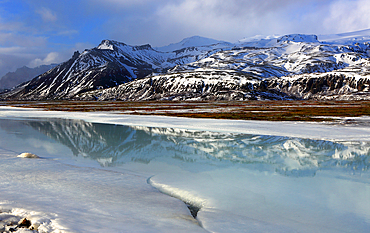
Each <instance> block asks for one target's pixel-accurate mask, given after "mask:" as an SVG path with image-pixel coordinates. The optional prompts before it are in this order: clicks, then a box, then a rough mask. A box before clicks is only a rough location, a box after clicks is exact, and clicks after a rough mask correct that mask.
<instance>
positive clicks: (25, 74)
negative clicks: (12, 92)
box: [0, 64, 58, 90]
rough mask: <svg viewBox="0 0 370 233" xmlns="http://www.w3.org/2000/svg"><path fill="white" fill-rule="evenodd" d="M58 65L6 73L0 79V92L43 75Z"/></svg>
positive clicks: (25, 68)
mask: <svg viewBox="0 0 370 233" xmlns="http://www.w3.org/2000/svg"><path fill="white" fill-rule="evenodd" d="M57 65H58V64H50V65H41V66H37V67H34V68H29V67H27V66H23V67H21V68H18V69H17V70H16V71H14V72H8V73H7V74H5V75H4V76H3V77H2V78H1V79H0V90H1V89H10V88H12V87H14V86H16V85H18V84H21V83H23V82H26V81H29V80H31V79H32V78H34V77H36V76H38V75H40V74H43V73H45V72H46V71H48V70H50V69H52V68H54V67H55V66H57Z"/></svg>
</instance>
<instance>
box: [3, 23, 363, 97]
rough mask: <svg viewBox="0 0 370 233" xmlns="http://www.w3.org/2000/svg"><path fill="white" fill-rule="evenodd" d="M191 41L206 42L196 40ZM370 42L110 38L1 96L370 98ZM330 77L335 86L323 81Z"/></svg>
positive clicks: (306, 37) (298, 38)
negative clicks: (163, 44)
mask: <svg viewBox="0 0 370 233" xmlns="http://www.w3.org/2000/svg"><path fill="white" fill-rule="evenodd" d="M369 32H370V30H369ZM361 33H364V32H361ZM354 34H356V33H353V35H354ZM189 40H190V41H191V40H193V41H195V42H196V43H198V42H199V41H200V42H202V43H203V42H204V43H203V44H202V43H200V44H202V45H198V46H190V45H194V44H192V43H186V42H187V41H189ZM369 41H370V40H369ZM369 41H363V42H361V43H360V42H357V43H354V44H353V43H352V44H351V43H343V44H337V43H331V42H330V43H329V42H325V41H320V38H319V37H318V36H316V35H304V34H290V35H284V36H280V37H271V38H268V39H259V40H251V41H244V42H239V43H237V44H231V43H227V42H222V41H216V42H220V43H213V42H215V41H213V39H208V38H205V40H204V41H203V38H202V37H190V38H186V39H184V40H183V41H182V42H183V43H182V44H181V42H180V44H181V46H182V47H181V49H178V50H174V51H170V52H164V51H158V50H156V48H153V47H151V46H150V45H148V44H147V45H141V46H131V45H127V44H125V43H122V42H118V41H114V40H103V41H102V42H101V43H100V44H99V45H98V46H97V47H95V48H92V49H86V50H85V51H83V52H82V53H77V52H76V53H75V54H74V55H73V56H72V58H71V59H70V60H68V61H66V62H64V63H62V64H60V65H58V66H57V67H55V68H53V69H52V70H50V71H48V72H46V73H44V74H42V75H40V76H38V77H36V78H34V79H33V80H31V81H29V82H27V83H23V84H21V85H19V86H17V87H15V88H13V89H12V90H11V91H9V92H7V93H5V94H2V95H1V96H0V98H2V99H17V100H47V99H79V100H83V99H98V100H107V99H109V100H112V99H120V100H133V101H136V100H161V99H167V100H187V99H195V100H222V99H224V100H248V99H282V100H283V99H307V98H317V99H322V98H323V97H322V98H321V97H320V96H318V95H320V93H321V94H322V95H323V96H324V95H331V98H334V96H335V95H336V96H337V97H336V98H340V96H339V95H340V93H343V94H344V93H345V94H346V95H351V93H357V94H359V93H360V92H361V95H357V94H356V95H357V97H356V98H365V99H368V96H369V94H368V91H369V90H368V89H369V88H368V85H369V84H370V83H369V81H368V78H367V76H368V74H369V72H370V57H369V55H370V43H369ZM180 44H179V43H177V45H176V46H178V45H180ZM188 45H189V46H190V47H186V46H188ZM333 72H336V73H333ZM320 74H322V75H320ZM329 76H330V77H331V78H330V80H328V79H327V78H326V77H329ZM294 77H300V78H294ZM354 77H356V78H354ZM358 77H360V78H358ZM297 80H299V82H298V81H297ZM323 80H324V81H323ZM313 82H314V83H315V84H313ZM328 82H330V83H329V84H328ZM333 82H334V83H337V84H336V85H333V84H332V83H333ZM281 83H285V84H284V85H288V86H289V87H290V88H286V87H285V86H284V85H281ZM324 83H325V85H326V86H327V87H329V88H327V87H325V88H326V90H327V91H328V90H329V91H331V92H327V91H326V92H325V91H324V89H325V88H324V86H322V87H319V86H320V85H324ZM304 85H306V87H304ZM307 85H308V86H310V87H312V86H315V88H316V89H312V88H307ZM283 86H284V87H283ZM130 88H131V89H130ZM298 89H299V90H300V91H298V92H297V91H296V90H298ZM334 89H335V90H334ZM293 90H295V91H293ZM90 91H91V92H90ZM115 91H116V92H117V93H114V92H115ZM140 93H141V94H140ZM109 95H110V96H109ZM140 95H141V96H140Z"/></svg>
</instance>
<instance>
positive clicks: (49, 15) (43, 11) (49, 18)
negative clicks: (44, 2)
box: [36, 7, 57, 22]
mask: <svg viewBox="0 0 370 233" xmlns="http://www.w3.org/2000/svg"><path fill="white" fill-rule="evenodd" d="M36 13H37V14H39V15H40V16H41V18H42V20H44V21H45V22H54V21H56V20H57V15H56V14H55V13H54V12H52V11H51V10H50V9H48V8H46V7H42V8H40V9H38V10H36Z"/></svg>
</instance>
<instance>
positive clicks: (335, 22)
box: [324, 0, 370, 33]
mask: <svg viewBox="0 0 370 233" xmlns="http://www.w3.org/2000/svg"><path fill="white" fill-rule="evenodd" d="M369 12H370V0H352V1H351V0H340V1H335V2H333V3H332V4H331V5H330V11H329V14H328V15H327V17H326V18H325V20H324V26H325V28H326V29H327V30H328V31H329V32H332V33H333V32H349V31H356V30H361V29H367V28H370V13H369Z"/></svg>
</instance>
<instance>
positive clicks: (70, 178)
mask: <svg viewBox="0 0 370 233" xmlns="http://www.w3.org/2000/svg"><path fill="white" fill-rule="evenodd" d="M0 139H1V141H0V149H1V150H0V155H1V157H0V158H1V160H2V161H1V165H0V171H1V174H0V179H1V181H0V184H1V186H0V201H2V206H3V208H5V207H7V208H16V207H17V208H26V209H27V208H28V209H31V210H35V211H39V212H44V213H47V214H49V215H52V216H54V217H53V218H52V221H51V222H52V224H51V223H50V224H49V227H50V228H53V229H60V230H62V231H66V232H87V231H88V232H100V231H107V230H108V231H111V232H122V231H136V232H147V231H152V232H172V231H176V232H181V231H184V232H198V231H199V232H203V231H205V230H206V231H210V232H352V231H354V232H367V231H368V229H370V203H369V202H368V200H369V198H370V184H369V171H368V168H369V164H370V163H369V156H370V146H369V142H340V143H339V142H330V141H320V140H310V139H300V138H291V137H278V136H263V135H246V134H240V133H218V132H208V131H193V130H181V129H171V128H150V127H129V126H123V125H113V124H101V123H90V122H85V121H81V120H62V119H28V120H26V119H24V120H10V119H6V120H4V119H3V120H1V119H0ZM22 152H30V153H34V154H37V155H39V156H40V157H42V159H38V160H27V159H21V158H16V156H13V155H17V154H20V153H22ZM153 187H154V188H155V189H154V188H153ZM157 190H159V191H160V192H162V193H164V194H166V195H164V194H162V193H160V192H158V191H157ZM172 197H175V198H176V199H175V198H172ZM180 200H181V201H183V202H185V203H186V204H188V205H190V206H192V207H196V209H197V210H199V211H198V212H197V213H196V220H194V219H192V217H191V215H190V212H189V210H188V209H187V208H186V205H185V204H184V203H183V202H181V201H180ZM53 224H54V225H53Z"/></svg>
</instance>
